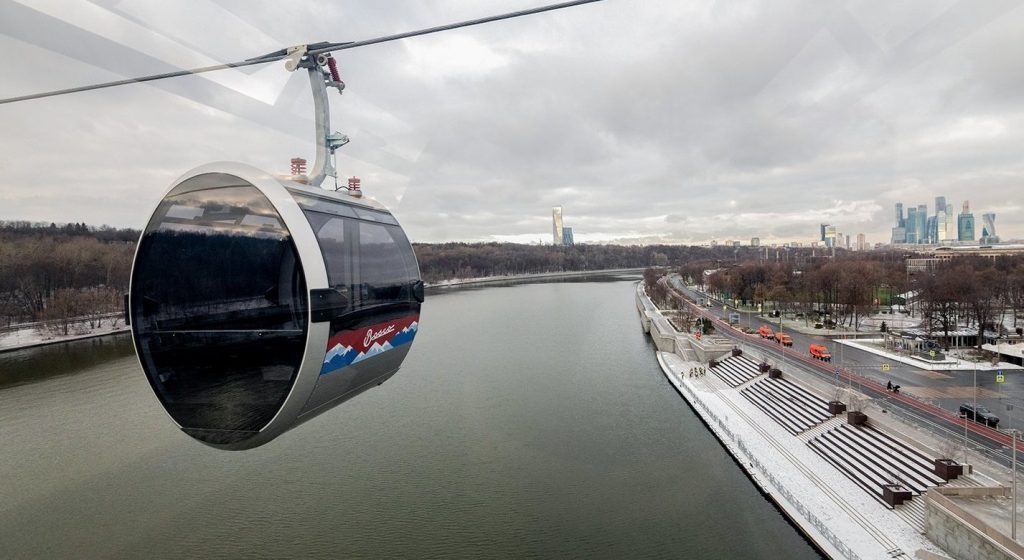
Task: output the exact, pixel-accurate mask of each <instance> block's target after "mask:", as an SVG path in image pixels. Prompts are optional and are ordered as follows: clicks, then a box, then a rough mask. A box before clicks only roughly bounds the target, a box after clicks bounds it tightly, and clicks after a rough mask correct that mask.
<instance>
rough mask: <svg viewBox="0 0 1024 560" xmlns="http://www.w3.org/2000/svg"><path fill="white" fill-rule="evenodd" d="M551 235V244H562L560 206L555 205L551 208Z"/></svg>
mask: <svg viewBox="0 0 1024 560" xmlns="http://www.w3.org/2000/svg"><path fill="white" fill-rule="evenodd" d="M551 237H552V240H551V242H552V244H554V245H561V244H562V207H561V206H555V207H553V208H552V209H551Z"/></svg>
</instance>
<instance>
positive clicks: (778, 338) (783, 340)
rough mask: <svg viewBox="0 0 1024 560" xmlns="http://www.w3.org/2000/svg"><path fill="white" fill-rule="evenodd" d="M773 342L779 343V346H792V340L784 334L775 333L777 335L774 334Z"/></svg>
mask: <svg viewBox="0 0 1024 560" xmlns="http://www.w3.org/2000/svg"><path fill="white" fill-rule="evenodd" d="M775 342H777V343H779V344H781V345H783V346H792V345H793V338H792V337H790V336H789V335H788V334H786V333H780V332H777V333H775Z"/></svg>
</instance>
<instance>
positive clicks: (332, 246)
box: [306, 211, 352, 297]
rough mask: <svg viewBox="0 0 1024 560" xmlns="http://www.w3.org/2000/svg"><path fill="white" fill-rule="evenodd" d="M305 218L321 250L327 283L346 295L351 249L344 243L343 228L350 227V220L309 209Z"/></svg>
mask: <svg viewBox="0 0 1024 560" xmlns="http://www.w3.org/2000/svg"><path fill="white" fill-rule="evenodd" d="M306 219H307V220H309V225H310V227H312V228H313V233H315V234H316V240H317V242H318V243H319V244H320V250H321V251H322V252H323V256H324V264H325V265H326V266H327V283H328V284H329V285H330V286H331V287H332V288H334V289H336V290H338V291H339V292H341V293H343V294H344V295H345V296H346V297H348V290H349V287H350V286H351V284H352V262H351V261H352V250H351V249H350V248H349V246H348V245H347V244H346V239H347V238H348V237H349V235H346V234H345V229H346V228H351V227H352V225H351V223H352V220H345V219H343V218H340V217H337V216H332V215H330V214H324V213H321V212H310V211H306Z"/></svg>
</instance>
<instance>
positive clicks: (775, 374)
mask: <svg viewBox="0 0 1024 560" xmlns="http://www.w3.org/2000/svg"><path fill="white" fill-rule="evenodd" d="M768 377H771V378H772V379H780V378H781V377H782V370H781V369H779V368H772V369H770V370H768Z"/></svg>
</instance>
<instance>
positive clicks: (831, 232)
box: [821, 224, 839, 247]
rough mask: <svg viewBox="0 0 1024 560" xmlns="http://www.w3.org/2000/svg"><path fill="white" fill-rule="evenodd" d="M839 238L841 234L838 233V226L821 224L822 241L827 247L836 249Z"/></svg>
mask: <svg viewBox="0 0 1024 560" xmlns="http://www.w3.org/2000/svg"><path fill="white" fill-rule="evenodd" d="M838 236H839V233H838V232H837V231H836V226H833V225H829V224H821V240H822V241H824V242H825V246H826V247H835V246H836V238H837V237H838Z"/></svg>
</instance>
